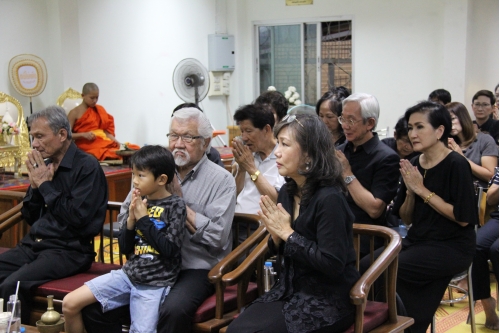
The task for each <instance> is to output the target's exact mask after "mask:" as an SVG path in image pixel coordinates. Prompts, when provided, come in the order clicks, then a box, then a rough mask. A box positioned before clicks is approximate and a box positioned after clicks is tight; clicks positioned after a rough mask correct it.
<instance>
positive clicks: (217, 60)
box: [208, 34, 235, 72]
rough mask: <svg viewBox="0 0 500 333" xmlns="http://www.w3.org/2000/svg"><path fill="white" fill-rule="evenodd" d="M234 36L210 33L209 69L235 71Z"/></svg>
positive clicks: (213, 70) (212, 70)
mask: <svg viewBox="0 0 500 333" xmlns="http://www.w3.org/2000/svg"><path fill="white" fill-rule="evenodd" d="M234 59H235V58H234V36H232V35H222V34H215V35H208V70H209V71H211V72H221V71H223V72H227V71H234Z"/></svg>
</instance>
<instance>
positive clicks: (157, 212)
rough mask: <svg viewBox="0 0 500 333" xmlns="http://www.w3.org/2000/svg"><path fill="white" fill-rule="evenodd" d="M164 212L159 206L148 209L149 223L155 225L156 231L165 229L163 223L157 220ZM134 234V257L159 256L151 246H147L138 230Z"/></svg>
mask: <svg viewBox="0 0 500 333" xmlns="http://www.w3.org/2000/svg"><path fill="white" fill-rule="evenodd" d="M164 210H165V208H163V207H159V206H152V207H150V208H148V214H149V220H150V221H151V223H154V224H155V226H156V228H157V229H162V228H164V227H165V222H163V221H160V220H159V218H160V217H161V215H162V213H163V211H164ZM135 232H136V236H135V251H134V253H135V254H136V255H142V254H160V253H159V252H158V251H156V250H155V249H154V248H153V247H152V246H151V245H149V244H148V241H147V239H146V237H145V236H144V234H143V233H142V232H141V231H140V230H139V229H136V231H135Z"/></svg>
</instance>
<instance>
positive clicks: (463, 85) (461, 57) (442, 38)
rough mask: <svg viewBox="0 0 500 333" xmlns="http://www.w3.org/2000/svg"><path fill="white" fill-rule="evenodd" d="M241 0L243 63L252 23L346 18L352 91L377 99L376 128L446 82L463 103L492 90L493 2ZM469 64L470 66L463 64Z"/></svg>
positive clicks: (247, 88)
mask: <svg viewBox="0 0 500 333" xmlns="http://www.w3.org/2000/svg"><path fill="white" fill-rule="evenodd" d="M245 3H246V8H245V12H246V15H247V20H246V24H245V25H244V27H245V29H246V33H242V35H245V36H246V37H248V38H247V39H246V41H247V43H246V44H245V46H244V49H243V52H240V53H244V55H245V60H244V63H246V64H250V63H251V61H252V60H253V53H252V48H253V43H252V41H251V37H252V36H253V32H252V27H253V24H252V23H253V22H254V21H266V20H269V21H273V20H280V19H281V20H285V19H286V20H290V19H294V18H296V19H304V18H316V17H332V16H341V15H346V16H351V17H352V20H353V68H354V69H353V71H354V73H353V74H354V75H353V83H354V85H353V90H354V91H355V92H367V93H371V94H373V95H375V96H376V97H377V98H378V100H379V103H380V106H381V116H380V121H379V126H378V127H379V128H385V127H386V126H391V128H393V126H394V125H395V123H396V120H397V118H398V117H399V116H400V115H402V114H403V113H404V111H405V110H406V109H407V108H408V107H409V106H411V105H412V104H414V103H415V102H417V101H419V100H422V99H426V98H427V96H428V95H429V93H430V92H431V91H432V90H434V89H437V88H445V89H447V90H449V91H450V92H451V94H452V97H453V100H455V101H460V102H465V104H466V105H467V104H470V103H468V100H469V99H470V96H469V91H471V90H474V92H475V91H477V90H478V89H479V88H478V87H483V88H481V89H485V88H486V89H490V90H492V89H493V87H494V85H495V84H496V82H497V81H498V70H499V67H498V1H495V0H484V1H473V0H441V1H436V0H419V1H412V0H397V1H396V0H386V1H369V0H357V1H346V0H315V1H314V4H313V5H308V6H286V5H285V1H282V0H245ZM485 29H486V30H487V32H484V30H485ZM472 45H474V47H472ZM479 45H481V47H482V49H481V48H480V47H479ZM486 53H487V55H485V54H486ZM472 59H474V61H472ZM471 63H473V65H474V67H475V69H474V70H472V69H469V68H470V67H472V64H471ZM482 64H487V67H488V69H491V70H489V71H488V70H485V68H484V67H486V66H482ZM477 67H480V68H479V69H478V68H477ZM466 68H467V69H468V70H467V71H466ZM244 70H245V72H244V74H243V75H241V74H240V80H239V81H238V84H239V86H240V89H242V91H244V92H245V96H242V98H243V99H249V98H251V96H250V92H252V91H253V90H252V88H253V86H252V85H251V82H250V81H249V80H248V79H247V78H248V77H253V72H252V69H251V68H250V66H249V65H248V66H247V67H245V69H244ZM477 72H480V73H481V74H477ZM243 78H245V79H243ZM492 83H493V84H492Z"/></svg>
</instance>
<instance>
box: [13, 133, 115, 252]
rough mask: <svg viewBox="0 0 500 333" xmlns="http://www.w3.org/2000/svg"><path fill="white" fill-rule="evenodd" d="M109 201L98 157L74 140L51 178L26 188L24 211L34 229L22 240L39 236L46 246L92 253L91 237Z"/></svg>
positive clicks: (97, 229) (100, 225) (95, 233)
mask: <svg viewBox="0 0 500 333" xmlns="http://www.w3.org/2000/svg"><path fill="white" fill-rule="evenodd" d="M107 203H108V184H107V182H106V177H105V175H104V172H103V171H102V168H101V166H100V165H99V161H97V159H96V158H95V157H93V156H92V155H89V154H87V153H85V152H83V151H81V150H80V149H78V148H77V147H76V145H75V143H74V142H72V143H71V145H70V146H69V148H68V150H67V151H66V154H65V155H64V157H63V159H62V161H61V163H60V164H59V167H58V168H57V170H56V172H55V173H54V177H53V178H52V180H51V181H45V182H43V183H42V184H41V185H40V186H39V187H38V188H37V189H33V188H32V187H31V186H30V187H29V188H28V191H27V192H26V196H25V197H24V199H23V208H22V210H21V212H22V215H23V217H24V218H25V220H26V222H27V223H28V224H29V225H30V226H31V229H30V232H29V234H28V235H26V237H24V238H23V240H22V243H23V244H26V245H28V246H31V245H32V244H33V241H34V239H36V238H38V239H43V240H44V242H43V243H44V244H46V245H44V246H45V247H50V248H62V249H68V248H69V249H72V250H77V251H81V252H83V253H93V252H94V249H93V247H92V245H91V243H90V241H91V239H92V238H93V237H94V236H96V235H97V234H98V233H99V232H100V231H101V228H102V225H103V223H104V219H105V217H106V207H107Z"/></svg>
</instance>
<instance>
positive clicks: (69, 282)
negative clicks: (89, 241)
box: [35, 262, 121, 300]
mask: <svg viewBox="0 0 500 333" xmlns="http://www.w3.org/2000/svg"><path fill="white" fill-rule="evenodd" d="M120 268H121V266H120V265H113V264H103V263H100V262H93V263H92V266H91V267H90V269H89V270H88V271H86V272H84V273H80V274H76V275H73V276H68V277H66V278H62V279H58V280H53V281H49V282H47V283H44V284H42V285H41V286H39V287H38V288H37V289H36V291H35V296H42V297H46V296H48V295H54V299H59V300H62V299H63V298H64V296H66V294H68V293H70V292H72V291H73V290H75V289H77V288H79V287H81V286H83V284H84V283H85V282H87V281H90V280H92V279H93V278H95V277H98V276H100V275H102V274H106V273H109V272H111V271H112V270H115V269H120Z"/></svg>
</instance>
